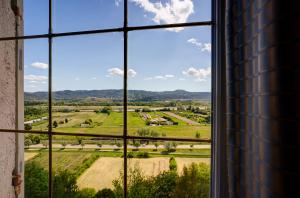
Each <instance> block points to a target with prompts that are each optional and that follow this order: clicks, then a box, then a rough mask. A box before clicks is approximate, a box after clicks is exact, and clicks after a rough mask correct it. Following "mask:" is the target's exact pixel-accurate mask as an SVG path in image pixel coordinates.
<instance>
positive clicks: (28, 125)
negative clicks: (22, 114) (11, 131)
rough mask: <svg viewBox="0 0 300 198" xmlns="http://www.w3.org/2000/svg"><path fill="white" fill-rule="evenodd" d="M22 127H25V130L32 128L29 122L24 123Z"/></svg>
mask: <svg viewBox="0 0 300 198" xmlns="http://www.w3.org/2000/svg"><path fill="white" fill-rule="evenodd" d="M24 129H25V130H26V131H30V130H31V129H32V126H31V125H30V124H25V125H24Z"/></svg>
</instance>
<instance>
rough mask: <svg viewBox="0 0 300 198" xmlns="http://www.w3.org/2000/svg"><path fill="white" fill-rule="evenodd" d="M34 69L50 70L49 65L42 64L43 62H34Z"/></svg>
mask: <svg viewBox="0 0 300 198" xmlns="http://www.w3.org/2000/svg"><path fill="white" fill-rule="evenodd" d="M31 66H32V67H35V68H38V69H48V64H46V63H41V62H34V63H32V64H31Z"/></svg>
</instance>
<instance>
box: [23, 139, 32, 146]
mask: <svg viewBox="0 0 300 198" xmlns="http://www.w3.org/2000/svg"><path fill="white" fill-rule="evenodd" d="M31 144H32V142H31V140H30V139H26V138H25V140H24V145H25V147H26V148H29V146H30V145H31Z"/></svg>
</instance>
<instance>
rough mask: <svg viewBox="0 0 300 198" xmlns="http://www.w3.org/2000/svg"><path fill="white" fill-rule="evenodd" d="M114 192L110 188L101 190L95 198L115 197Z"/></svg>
mask: <svg viewBox="0 0 300 198" xmlns="http://www.w3.org/2000/svg"><path fill="white" fill-rule="evenodd" d="M115 197H116V196H115V194H114V192H113V191H112V190H111V189H109V188H104V189H102V190H99V191H98V192H97V194H96V195H95V196H94V197H93V198H115Z"/></svg>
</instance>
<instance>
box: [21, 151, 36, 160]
mask: <svg viewBox="0 0 300 198" xmlns="http://www.w3.org/2000/svg"><path fill="white" fill-rule="evenodd" d="M37 154H39V153H31V152H30V153H29V152H25V154H24V160H25V161H28V160H30V159H32V158H34V157H35V156H36V155H37Z"/></svg>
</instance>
